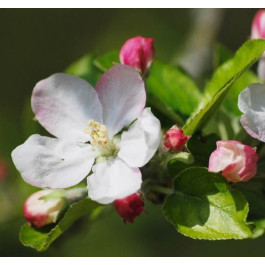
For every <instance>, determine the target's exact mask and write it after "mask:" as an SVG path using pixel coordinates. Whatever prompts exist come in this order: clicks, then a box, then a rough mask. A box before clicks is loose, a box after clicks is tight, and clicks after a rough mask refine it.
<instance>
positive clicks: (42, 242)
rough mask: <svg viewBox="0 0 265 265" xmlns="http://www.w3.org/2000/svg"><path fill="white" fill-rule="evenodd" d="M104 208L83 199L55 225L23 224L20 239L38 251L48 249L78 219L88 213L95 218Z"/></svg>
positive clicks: (73, 205) (69, 209) (71, 207)
mask: <svg viewBox="0 0 265 265" xmlns="http://www.w3.org/2000/svg"><path fill="white" fill-rule="evenodd" d="M102 209H103V207H102V206H100V205H99V204H97V203H96V202H93V201H91V200H89V199H87V198H86V199H83V200H80V201H78V202H76V203H73V204H72V205H71V206H70V207H69V208H68V210H67V211H66V213H65V214H64V216H63V217H62V219H61V220H60V221H59V223H58V224H56V225H55V226H52V227H51V226H47V227H43V228H36V227H33V226H29V225H28V223H25V224H23V225H22V227H21V229H20V234H19V239H20V241H21V243H22V244H23V245H24V246H27V247H32V248H34V249H36V250H37V251H44V250H46V249H47V248H48V247H49V246H50V245H51V243H52V242H53V241H54V240H55V239H57V238H58V237H59V236H60V235H61V234H62V233H64V232H65V231H66V230H67V229H68V228H69V227H70V226H71V225H72V224H73V223H74V222H75V221H76V220H78V219H79V218H81V217H82V216H84V215H86V214H90V216H91V217H92V216H93V218H95V217H96V216H95V213H96V215H98V214H99V213H100V211H101V210H102Z"/></svg>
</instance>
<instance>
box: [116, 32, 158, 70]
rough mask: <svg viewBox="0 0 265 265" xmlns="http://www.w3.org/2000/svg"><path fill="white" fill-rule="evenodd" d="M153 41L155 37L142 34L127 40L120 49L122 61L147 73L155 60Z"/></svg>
mask: <svg viewBox="0 0 265 265" xmlns="http://www.w3.org/2000/svg"><path fill="white" fill-rule="evenodd" d="M153 42H154V40H153V38H143V37H141V36H137V37H134V38H131V39H129V40H127V41H126V42H125V43H124V45H123V46H122V48H121V50H120V55H119V57H120V62H121V63H122V64H126V65H130V66H132V67H134V68H136V69H137V70H138V71H140V72H141V73H142V74H145V72H146V71H147V70H148V68H149V67H150V66H151V64H152V62H153V58H154V54H155V50H154V47H153Z"/></svg>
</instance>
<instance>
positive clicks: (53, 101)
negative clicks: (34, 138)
mask: <svg viewBox="0 0 265 265" xmlns="http://www.w3.org/2000/svg"><path fill="white" fill-rule="evenodd" d="M31 104H32V109H33V111H34V113H35V115H36V118H37V120H38V121H39V122H40V124H41V125H42V126H43V127H44V128H45V129H46V130H47V131H48V132H50V133H51V134H53V135H54V136H56V137H58V138H61V139H68V140H72V141H77V142H87V141H88V140H89V139H90V136H89V135H88V134H85V133H84V130H85V129H86V128H87V126H88V122H89V120H90V119H92V120H95V121H98V122H100V123H102V106H101V103H100V102H99V99H98V96H97V93H96V91H95V89H94V88H93V87H92V86H90V84H89V83H87V82H86V81H85V80H83V79H80V78H78V77H75V76H71V75H67V74H54V75H52V76H50V77H49V78H47V79H44V80H42V81H40V82H39V83H37V85H36V86H35V88H34V90H33V94H32V99H31Z"/></svg>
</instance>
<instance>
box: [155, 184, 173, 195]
mask: <svg viewBox="0 0 265 265" xmlns="http://www.w3.org/2000/svg"><path fill="white" fill-rule="evenodd" d="M152 190H154V191H158V192H160V193H163V194H166V195H169V194H171V193H172V192H173V189H170V188H166V187H162V186H158V185H153V186H152Z"/></svg>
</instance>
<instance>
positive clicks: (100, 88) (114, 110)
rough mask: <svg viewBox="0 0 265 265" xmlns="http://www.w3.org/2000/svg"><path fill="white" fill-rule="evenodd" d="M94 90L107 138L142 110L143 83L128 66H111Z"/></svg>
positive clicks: (144, 97) (144, 94) (138, 75)
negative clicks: (101, 108)
mask: <svg viewBox="0 0 265 265" xmlns="http://www.w3.org/2000/svg"><path fill="white" fill-rule="evenodd" d="M96 90H97V92H98V96H99V100H100V102H101V104H102V106H103V124H105V125H106V126H107V130H108V134H109V137H113V136H114V135H115V134H116V133H118V132H119V131H120V130H121V129H122V128H123V127H124V126H127V125H129V124H130V123H131V122H132V121H134V120H135V119H136V118H138V117H139V115H140V114H141V113H142V111H143V109H144V106H145V100H146V93H145V88H144V82H143V80H142V78H141V76H140V74H139V73H138V72H137V71H136V70H135V69H133V68H132V67H130V66H126V65H115V66H113V67H112V68H111V69H110V70H108V71H107V72H106V73H105V74H103V75H102V77H101V78H100V80H99V81H98V83H97V86H96Z"/></svg>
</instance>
